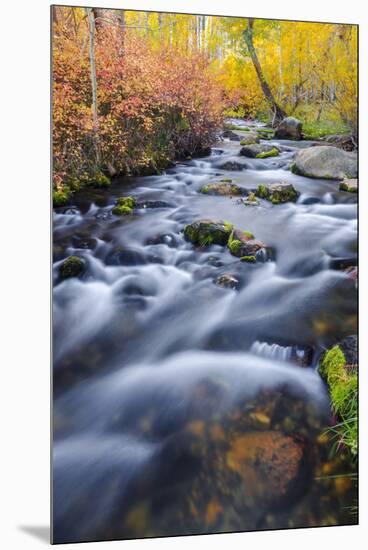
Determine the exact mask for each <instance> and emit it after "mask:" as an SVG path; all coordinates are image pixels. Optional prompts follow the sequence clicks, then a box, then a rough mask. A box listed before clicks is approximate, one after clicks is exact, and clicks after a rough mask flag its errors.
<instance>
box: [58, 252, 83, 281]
mask: <svg viewBox="0 0 368 550" xmlns="http://www.w3.org/2000/svg"><path fill="white" fill-rule="evenodd" d="M84 270H85V263H84V261H83V260H82V259H81V258H79V257H78V256H69V258H67V259H66V260H64V261H63V263H62V264H61V266H60V270H59V273H60V277H61V278H62V279H69V278H70V277H78V275H81V274H82V273H83V271H84Z"/></svg>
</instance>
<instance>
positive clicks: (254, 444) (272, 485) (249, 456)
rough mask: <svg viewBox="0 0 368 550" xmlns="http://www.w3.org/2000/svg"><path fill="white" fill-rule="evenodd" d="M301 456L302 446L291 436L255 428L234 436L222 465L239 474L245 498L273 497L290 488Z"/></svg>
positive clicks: (267, 498)
mask: <svg viewBox="0 0 368 550" xmlns="http://www.w3.org/2000/svg"><path fill="white" fill-rule="evenodd" d="M302 457H303V447H302V445H301V443H300V442H296V441H295V440H294V439H293V438H292V437H290V436H288V435H285V434H283V433H282V432H281V431H255V432H249V433H245V434H242V435H239V436H238V437H236V438H234V440H233V441H232V444H231V447H230V449H229V450H228V452H227V454H226V464H227V466H228V468H230V470H232V471H234V472H236V473H237V474H238V475H239V476H240V482H241V483H242V484H244V489H245V490H246V492H247V495H248V497H250V498H252V499H259V498H265V499H266V500H273V499H274V498H276V497H280V496H282V495H285V494H286V493H287V492H288V491H289V490H290V488H291V486H292V483H293V482H295V480H296V478H297V477H298V473H299V469H300V467H301V462H302ZM265 478H267V483H264V480H265Z"/></svg>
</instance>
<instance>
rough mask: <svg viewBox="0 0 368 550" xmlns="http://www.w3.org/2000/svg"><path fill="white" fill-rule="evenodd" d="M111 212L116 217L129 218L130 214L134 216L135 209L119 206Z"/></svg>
mask: <svg viewBox="0 0 368 550" xmlns="http://www.w3.org/2000/svg"><path fill="white" fill-rule="evenodd" d="M111 212H112V213H113V214H114V216H129V215H130V214H133V208H129V206H124V205H117V206H114V208H113V209H112V211H111Z"/></svg>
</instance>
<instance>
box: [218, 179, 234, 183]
mask: <svg viewBox="0 0 368 550" xmlns="http://www.w3.org/2000/svg"><path fill="white" fill-rule="evenodd" d="M232 181H233V180H232V179H231V178H223V179H222V180H220V182H221V183H232Z"/></svg>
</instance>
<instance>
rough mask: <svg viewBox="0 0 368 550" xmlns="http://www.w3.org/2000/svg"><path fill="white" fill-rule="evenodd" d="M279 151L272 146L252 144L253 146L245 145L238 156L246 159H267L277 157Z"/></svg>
mask: <svg viewBox="0 0 368 550" xmlns="http://www.w3.org/2000/svg"><path fill="white" fill-rule="evenodd" d="M278 154H279V149H278V148H277V147H275V146H274V145H268V144H267V143H254V144H253V145H246V146H245V147H242V148H241V149H240V155H241V156H243V157H248V158H258V159H263V158H268V157H277V156H278Z"/></svg>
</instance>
